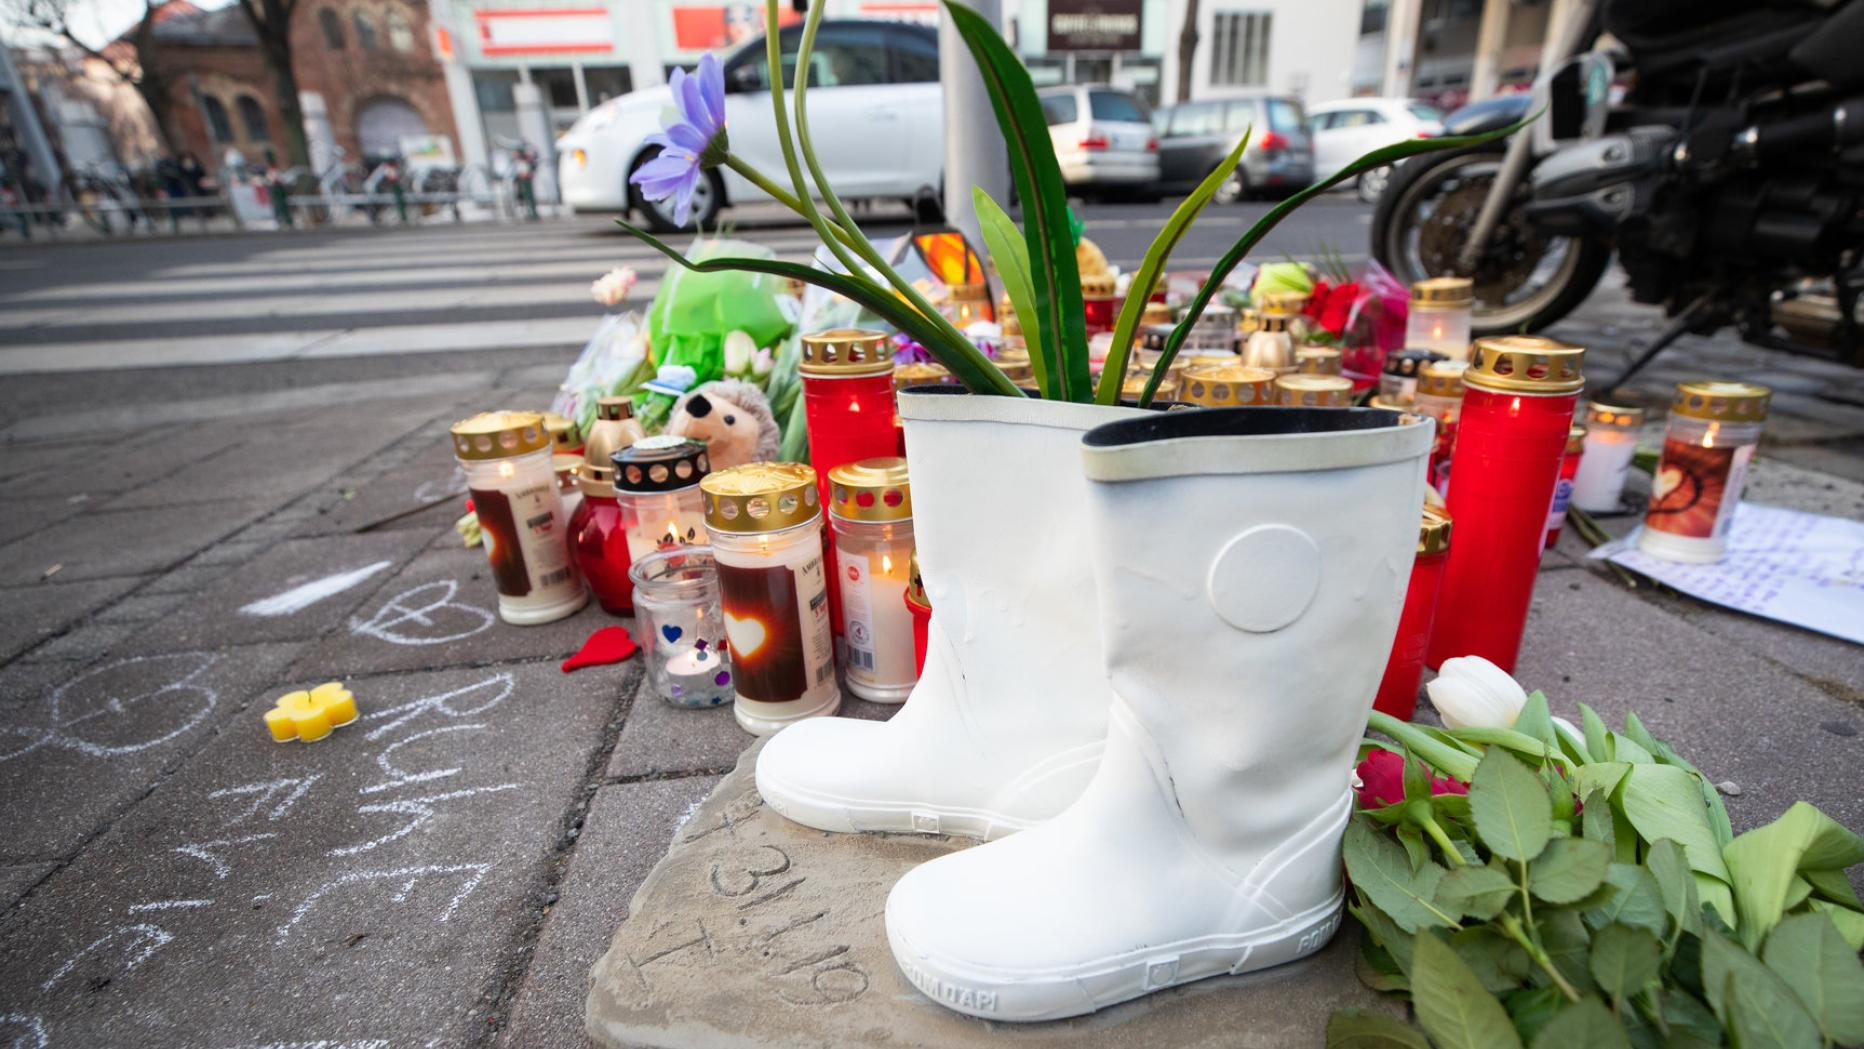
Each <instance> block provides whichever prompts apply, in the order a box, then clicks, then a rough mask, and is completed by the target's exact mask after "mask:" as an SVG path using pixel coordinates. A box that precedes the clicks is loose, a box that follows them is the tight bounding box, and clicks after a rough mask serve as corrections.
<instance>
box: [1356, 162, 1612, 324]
mask: <svg viewBox="0 0 1864 1049" xmlns="http://www.w3.org/2000/svg"><path fill="white" fill-rule="evenodd" d="M1504 148H1505V146H1504V144H1503V143H1501V142H1492V143H1489V144H1487V145H1482V146H1475V147H1472V148H1470V149H1462V150H1455V151H1452V152H1446V153H1430V154H1425V155H1423V156H1420V157H1415V158H1412V159H1410V160H1407V161H1405V162H1403V163H1402V164H1399V165H1398V166H1397V167H1396V168H1394V169H1393V170H1392V173H1391V178H1390V180H1389V182H1388V183H1387V184H1386V186H1385V188H1384V191H1383V192H1381V193H1380V194H1379V197H1378V207H1377V208H1376V209H1374V211H1373V213H1372V257H1373V258H1375V259H1377V260H1378V261H1379V262H1380V263H1381V264H1383V265H1384V266H1385V268H1386V269H1388V270H1390V271H1391V272H1392V275H1393V276H1395V277H1397V278H1398V279H1399V280H1400V281H1402V282H1404V283H1405V284H1407V285H1408V284H1411V283H1413V282H1415V281H1419V280H1423V279H1424V278H1426V277H1439V276H1448V275H1452V274H1455V273H1457V272H1458V270H1457V265H1456V256H1457V253H1458V252H1459V251H1460V250H1461V249H1462V246H1463V244H1464V243H1465V242H1466V241H1467V238H1468V235H1469V230H1470V229H1471V228H1473V227H1474V226H1475V223H1476V215H1477V213H1478V212H1480V211H1481V209H1482V200H1483V198H1484V197H1485V196H1486V195H1487V193H1488V188H1489V186H1490V184H1491V183H1492V182H1493V180H1494V177H1495V173H1496V172H1497V171H1498V170H1499V169H1500V168H1501V163H1502V153H1503V151H1504ZM1611 258H1612V251H1611V248H1610V247H1609V246H1608V245H1606V244H1604V243H1602V242H1600V241H1597V240H1592V239H1588V238H1580V237H1561V236H1553V235H1549V234H1546V233H1542V232H1540V231H1538V230H1536V229H1534V228H1533V227H1532V226H1531V225H1530V224H1529V223H1528V221H1527V216H1526V215H1525V214H1524V213H1523V211H1522V209H1521V208H1520V207H1519V206H1511V207H1510V208H1509V209H1508V210H1507V211H1505V212H1504V213H1503V214H1502V217H1501V220H1500V221H1499V222H1497V223H1496V227H1495V233H1494V234H1493V235H1492V236H1491V237H1490V238H1489V247H1488V250H1487V251H1486V252H1485V253H1484V255H1483V258H1482V260H1481V261H1480V262H1479V263H1478V265H1477V267H1476V272H1475V273H1473V274H1468V276H1470V277H1472V278H1473V279H1474V282H1475V293H1476V305H1475V312H1474V317H1473V319H1472V323H1471V327H1472V329H1473V331H1474V333H1475V334H1476V335H1499V334H1503V333H1507V332H1520V331H1539V330H1541V329H1542V328H1545V327H1547V326H1548V325H1550V324H1553V323H1554V322H1555V321H1558V320H1559V319H1560V318H1562V317H1564V316H1566V315H1567V314H1568V313H1571V312H1572V311H1573V310H1574V309H1575V308H1577V307H1578V306H1579V304H1580V303H1582V302H1584V301H1585V300H1586V296H1588V295H1590V294H1592V289H1593V288H1594V287H1596V286H1597V285H1598V283H1599V278H1600V277H1602V276H1604V274H1605V267H1606V266H1607V265H1608V264H1610V262H1611Z"/></svg>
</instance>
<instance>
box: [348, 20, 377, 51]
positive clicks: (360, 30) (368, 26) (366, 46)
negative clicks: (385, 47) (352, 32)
mask: <svg viewBox="0 0 1864 1049" xmlns="http://www.w3.org/2000/svg"><path fill="white" fill-rule="evenodd" d="M350 21H351V22H354V23H355V24H356V46H358V47H360V48H362V49H363V50H364V51H374V50H377V49H378V48H380V47H381V46H382V44H381V41H380V40H378V39H377V38H376V35H375V23H374V22H371V21H369V16H368V15H366V14H363V13H362V12H361V11H360V10H357V11H352V12H350Z"/></svg>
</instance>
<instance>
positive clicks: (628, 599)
mask: <svg viewBox="0 0 1864 1049" xmlns="http://www.w3.org/2000/svg"><path fill="white" fill-rule="evenodd" d="M576 483H577V484H578V485H579V486H580V487H581V488H582V502H581V503H578V504H577V506H576V512H575V513H573V514H571V515H570V556H571V557H573V558H574V559H575V560H576V567H577V568H579V569H581V570H582V574H583V581H584V582H586V583H588V584H589V589H590V590H591V591H593V592H594V594H595V599H596V601H597V602H599V603H600V604H601V606H602V608H603V609H604V610H605V611H608V612H613V613H614V614H616V615H631V614H633V612H634V582H633V581H632V580H630V579H629V578H628V568H629V566H630V565H631V564H632V561H631V559H630V558H629V556H628V532H627V529H626V528H624V527H623V526H622V522H621V504H619V503H617V502H616V501H615V468H614V467H613V466H610V465H603V466H598V465H596V464H595V463H593V462H589V461H585V462H584V463H583V465H582V469H580V470H578V471H577V477H576Z"/></svg>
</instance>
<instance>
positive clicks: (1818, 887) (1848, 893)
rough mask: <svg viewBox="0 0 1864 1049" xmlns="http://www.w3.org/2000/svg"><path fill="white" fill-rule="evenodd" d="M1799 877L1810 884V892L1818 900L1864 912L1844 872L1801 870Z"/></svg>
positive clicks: (1862, 903) (1862, 905)
mask: <svg viewBox="0 0 1864 1049" xmlns="http://www.w3.org/2000/svg"><path fill="white" fill-rule="evenodd" d="M1799 876H1800V877H1802V878H1804V879H1806V880H1807V881H1808V882H1811V883H1812V891H1813V893H1814V894H1815V895H1817V896H1818V897H1819V898H1820V899H1825V900H1830V901H1832V902H1833V903H1842V904H1844V905H1845V906H1846V907H1849V908H1851V909H1852V910H1854V911H1864V902H1859V900H1858V894H1857V890H1855V889H1853V888H1852V887H1851V879H1850V878H1847V877H1845V872H1844V871H1841V870H1801V871H1800V872H1799Z"/></svg>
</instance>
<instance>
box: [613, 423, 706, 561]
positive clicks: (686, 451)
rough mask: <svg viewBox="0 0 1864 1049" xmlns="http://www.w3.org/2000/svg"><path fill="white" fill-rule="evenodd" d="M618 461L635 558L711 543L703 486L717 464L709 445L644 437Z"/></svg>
mask: <svg viewBox="0 0 1864 1049" xmlns="http://www.w3.org/2000/svg"><path fill="white" fill-rule="evenodd" d="M612 461H613V463H614V465H615V498H616V500H617V501H618V502H619V503H620V505H621V526H622V529H623V531H624V532H625V534H626V535H627V537H628V553H629V554H630V555H631V556H633V557H635V558H642V557H646V556H647V555H648V554H651V553H653V552H654V551H656V550H665V549H667V548H669V547H674V546H703V545H704V544H705V543H706V542H707V538H706V530H705V500H704V497H703V496H701V494H700V492H699V482H700V481H701V480H703V479H704V478H705V475H706V474H707V473H708V472H709V471H710V470H711V469H712V464H711V461H710V459H708V458H707V456H706V444H705V442H704V441H698V440H694V439H693V438H691V437H675V436H673V435H672V434H657V435H655V436H653V437H643V438H642V439H640V440H639V441H636V442H634V444H632V445H629V446H628V447H626V448H623V449H622V450H621V451H618V452H616V453H615V454H614V456H613V459H612Z"/></svg>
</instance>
